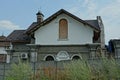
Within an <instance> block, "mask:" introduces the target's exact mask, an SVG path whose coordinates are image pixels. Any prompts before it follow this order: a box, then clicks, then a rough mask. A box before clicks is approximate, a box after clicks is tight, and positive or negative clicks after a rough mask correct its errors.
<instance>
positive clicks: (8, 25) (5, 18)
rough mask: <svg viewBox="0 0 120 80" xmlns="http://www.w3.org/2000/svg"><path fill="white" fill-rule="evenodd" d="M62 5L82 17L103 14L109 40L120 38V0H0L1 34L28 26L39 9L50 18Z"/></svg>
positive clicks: (33, 20) (93, 17) (91, 17)
mask: <svg viewBox="0 0 120 80" xmlns="http://www.w3.org/2000/svg"><path fill="white" fill-rule="evenodd" d="M61 8H63V9H65V10H67V11H69V12H70V13H72V14H74V15H76V16H78V17H79V18H81V19H83V20H86V19H88V20H89V19H96V16H101V17H102V20H103V23H104V27H105V39H106V43H107V42H108V41H109V40H110V39H120V9H119V8H120V0H0V35H2V34H4V35H6V36H7V35H8V34H10V33H11V32H12V31H13V30H17V29H26V28H28V26H29V25H30V24H31V23H32V22H35V21H36V13H37V12H38V10H40V11H42V12H43V14H44V15H45V18H47V17H49V16H50V15H52V14H53V13H55V12H56V11H58V10H60V9H61Z"/></svg>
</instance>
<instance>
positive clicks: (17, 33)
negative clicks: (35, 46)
mask: <svg viewBox="0 0 120 80" xmlns="http://www.w3.org/2000/svg"><path fill="white" fill-rule="evenodd" d="M24 32H25V30H14V31H13V32H12V33H11V34H10V35H9V36H8V37H7V40H9V41H11V42H30V37H29V36H28V35H27V34H24Z"/></svg>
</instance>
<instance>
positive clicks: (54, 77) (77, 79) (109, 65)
mask: <svg viewBox="0 0 120 80" xmlns="http://www.w3.org/2000/svg"><path fill="white" fill-rule="evenodd" d="M11 68H12V69H11V70H10V71H9V72H8V75H7V78H6V80H116V79H120V65H119V64H118V63H117V62H116V61H115V60H114V59H107V58H101V59H100V60H93V61H87V60H76V61H71V62H70V63H68V64H65V65H64V70H63V69H60V68H56V67H44V68H39V69H38V70H37V71H36V72H35V74H34V73H33V71H32V68H31V66H30V65H29V63H22V62H19V64H13V65H12V66H11Z"/></svg>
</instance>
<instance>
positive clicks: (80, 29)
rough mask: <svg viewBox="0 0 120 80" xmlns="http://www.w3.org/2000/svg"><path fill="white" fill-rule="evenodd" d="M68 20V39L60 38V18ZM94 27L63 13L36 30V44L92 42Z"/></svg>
mask: <svg viewBox="0 0 120 80" xmlns="http://www.w3.org/2000/svg"><path fill="white" fill-rule="evenodd" d="M62 18H65V19H67V20H68V40H64V41H61V40H59V20H60V19H62ZM92 38H93V29H92V28H90V27H88V26H87V25H83V24H82V23H80V22H78V21H76V20H74V19H73V18H71V17H69V16H67V15H65V14H61V15H59V16H58V17H57V18H56V19H54V20H53V21H51V22H50V23H49V24H47V25H45V26H42V27H40V28H39V29H38V30H37V31H35V39H36V40H35V44H40V45H67V44H68V45H69V44H86V43H92Z"/></svg>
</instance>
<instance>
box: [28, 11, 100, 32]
mask: <svg viewBox="0 0 120 80" xmlns="http://www.w3.org/2000/svg"><path fill="white" fill-rule="evenodd" d="M62 13H64V14H66V15H69V16H70V17H72V18H73V19H75V20H77V21H79V22H81V23H83V24H86V25H89V26H90V27H91V28H93V29H95V30H97V31H99V30H100V29H99V28H98V27H96V26H94V25H91V24H90V23H91V22H89V21H88V22H87V21H84V20H82V19H80V18H78V17H77V16H75V15H73V14H71V13H69V12H67V11H66V10H64V9H61V10H59V11H58V12H56V13H55V14H53V15H52V16H50V17H48V18H47V19H46V20H44V21H43V22H41V23H39V24H36V25H33V24H32V25H31V26H32V27H29V28H28V29H27V31H26V33H27V34H30V33H31V32H34V31H36V30H37V29H38V28H40V26H43V25H45V24H47V23H49V22H50V21H52V20H53V19H55V18H56V17H57V16H58V15H60V14H62Z"/></svg>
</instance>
